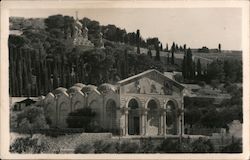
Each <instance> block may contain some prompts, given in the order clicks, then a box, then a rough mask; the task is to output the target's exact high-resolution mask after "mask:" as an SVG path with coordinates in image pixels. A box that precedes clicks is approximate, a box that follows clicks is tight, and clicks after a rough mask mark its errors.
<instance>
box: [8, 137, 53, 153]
mask: <svg viewBox="0 0 250 160" xmlns="http://www.w3.org/2000/svg"><path fill="white" fill-rule="evenodd" d="M48 148H49V147H48V145H47V144H45V143H44V142H41V141H40V140H38V139H31V138H30V137H26V138H17V139H16V140H15V142H14V143H12V144H11V146H10V152H12V153H42V152H47V151H48V150H49V149H48Z"/></svg>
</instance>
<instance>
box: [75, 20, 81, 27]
mask: <svg viewBox="0 0 250 160" xmlns="http://www.w3.org/2000/svg"><path fill="white" fill-rule="evenodd" d="M76 25H77V26H79V27H80V28H82V23H81V22H80V21H78V20H77V21H76Z"/></svg>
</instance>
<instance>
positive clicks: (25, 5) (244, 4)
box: [0, 0, 250, 159]
mask: <svg viewBox="0 0 250 160" xmlns="http://www.w3.org/2000/svg"><path fill="white" fill-rule="evenodd" d="M210 7H211V8H215V7H216V8H224V7H229V8H241V9H242V49H243V68H244V70H243V86H244V87H243V116H244V123H243V141H244V142H243V153H242V154H64V155H57V154H32V155H31V154H10V153H9V152H8V149H9V95H8V90H9V89H8V45H7V44H8V33H9V20H8V18H9V10H10V9H36V8H37V9H38V8H39V9H81V8H210ZM0 42H1V43H0V45H1V52H0V53H1V55H0V61H1V63H0V64H1V66H0V67H1V79H0V82H1V85H0V88H1V92H0V96H1V97H0V98H1V101H0V103H1V105H0V106H1V110H0V111H1V116H0V118H1V123H0V127H1V128H0V129H1V139H0V140H1V141H0V142H1V143H0V144H1V145H0V149H1V150H0V151H1V158H2V159H48V158H49V159H249V78H250V77H249V60H250V56H249V1H190V0H186V1H154V2H153V1H135V0H134V1H131V0H130V1H129V0H128V1H102V0H101V1H100V0H99V1H40V2H39V1H4V2H1V41H0Z"/></svg>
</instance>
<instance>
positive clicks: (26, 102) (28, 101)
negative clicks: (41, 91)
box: [17, 98, 36, 105]
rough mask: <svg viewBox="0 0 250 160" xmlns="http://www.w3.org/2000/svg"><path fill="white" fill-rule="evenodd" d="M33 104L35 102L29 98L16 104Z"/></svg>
mask: <svg viewBox="0 0 250 160" xmlns="http://www.w3.org/2000/svg"><path fill="white" fill-rule="evenodd" d="M35 102H36V101H34V100H32V99H30V98H27V99H25V100H22V101H19V102H17V103H25V104H26V105H31V104H33V103H35Z"/></svg>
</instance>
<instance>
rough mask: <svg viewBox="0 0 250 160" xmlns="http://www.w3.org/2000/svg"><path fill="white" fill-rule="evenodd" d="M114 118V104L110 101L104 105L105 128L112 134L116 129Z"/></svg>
mask: <svg viewBox="0 0 250 160" xmlns="http://www.w3.org/2000/svg"><path fill="white" fill-rule="evenodd" d="M116 117H117V115H116V103H115V101H114V100H111V99H110V100H108V101H107V103H106V119H107V127H108V129H109V130H110V131H111V132H113V131H114V130H115V129H116V127H117V125H116Z"/></svg>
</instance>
